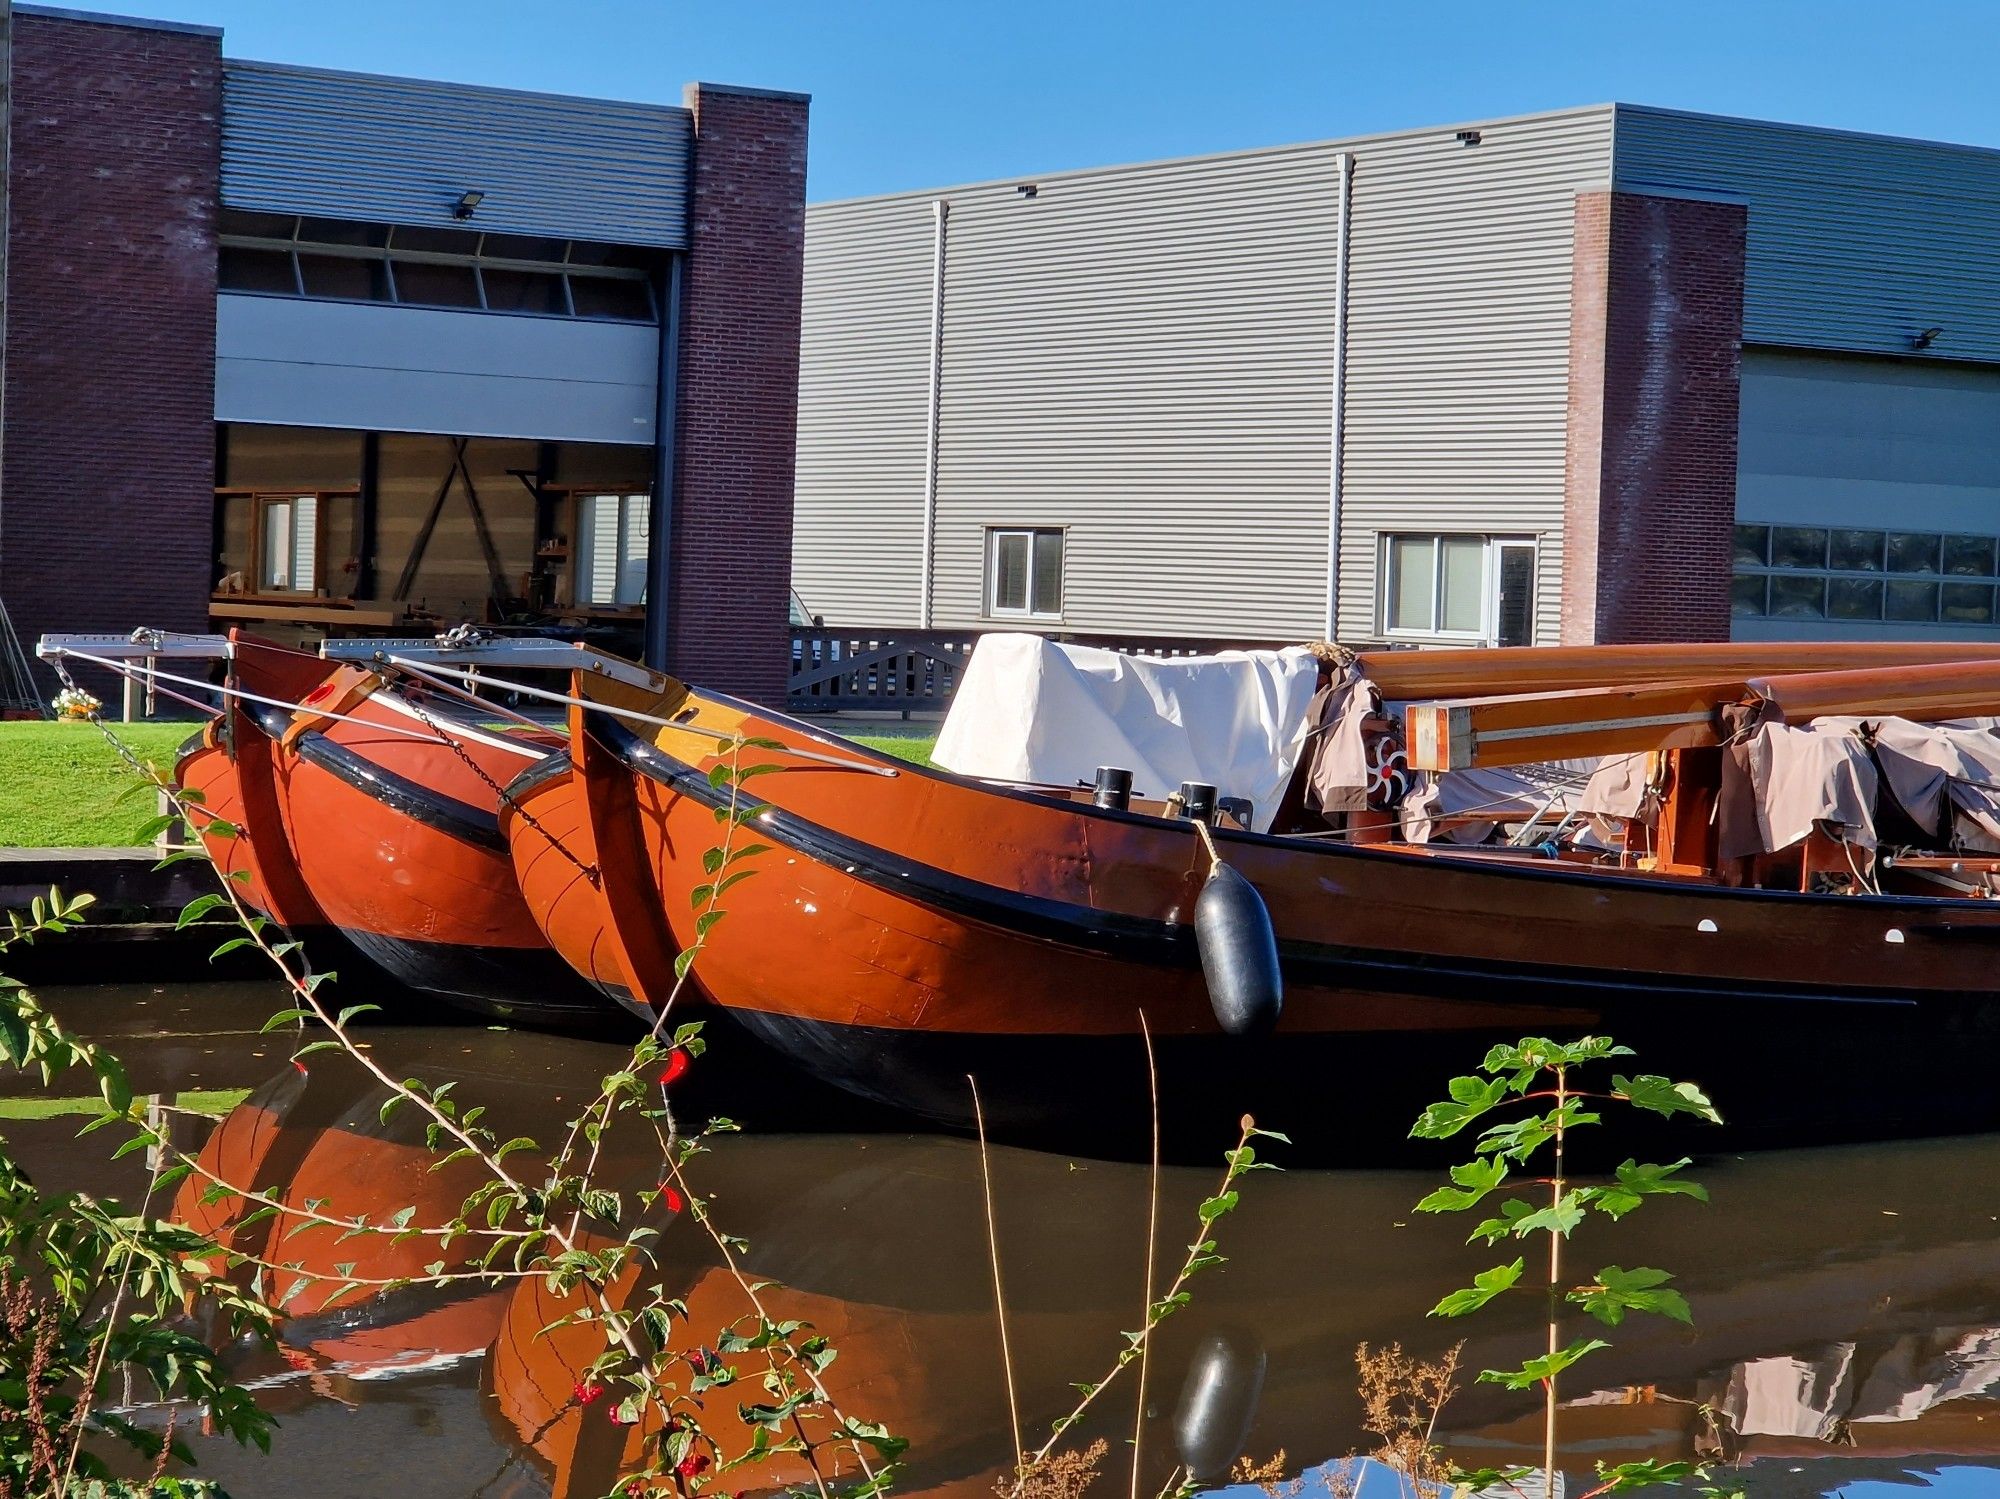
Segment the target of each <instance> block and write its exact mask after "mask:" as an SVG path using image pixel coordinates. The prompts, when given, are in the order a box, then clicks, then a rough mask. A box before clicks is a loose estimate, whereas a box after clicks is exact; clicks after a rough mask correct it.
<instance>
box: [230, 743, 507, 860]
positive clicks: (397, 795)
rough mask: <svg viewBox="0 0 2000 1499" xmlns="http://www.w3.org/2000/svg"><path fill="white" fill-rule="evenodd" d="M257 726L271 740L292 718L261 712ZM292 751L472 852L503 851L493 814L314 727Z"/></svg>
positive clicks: (501, 840) (503, 838)
mask: <svg viewBox="0 0 2000 1499" xmlns="http://www.w3.org/2000/svg"><path fill="white" fill-rule="evenodd" d="M257 724H258V727H259V728H261V729H262V730H263V731H264V732H265V733H266V734H269V735H270V736H271V738H272V740H273V741H274V742H275V741H277V740H280V739H282V738H283V737H284V735H285V734H286V732H287V731H288V730H290V728H291V714H289V713H287V712H286V711H285V710H284V709H282V708H264V709H261V710H260V711H259V712H258V714H257ZM292 747H293V748H294V749H295V750H297V751H298V755H299V758H300V759H302V760H304V761H305V762H306V763H307V764H309V765H316V766H318V767H319V768H320V769H321V770H323V771H325V772H326V773H327V774H328V775H330V776H332V777H334V778H335V779H336V780H338V781H340V782H342V783H343V784H345V785H348V786H351V787H353V788H354V789H355V790H356V791H359V792H360V793H361V794H362V795H364V796H367V797H371V798H373V799H374V800H375V801H378V802H380V803H381V804H382V805H383V806H385V807H387V808H388V809H389V810H390V811H392V812H396V813H399V814H401V815H402V816H404V817H408V818H410V819H411V820H412V821H414V822H418V823H421V824H422V825H423V826H425V827H427V828H430V829H433V830H434V831H436V832H440V833H443V834H444V835H445V836H446V837H448V838H455V839H457V840H458V841H459V842H460V843H464V844H469V845H470V846H472V847H473V848H478V849H485V850H487V851H488V852H491V853H496V854H505V853H506V852H507V840H506V838H505V837H503V836H502V835H501V832H500V819H499V817H498V815H497V814H495V813H494V812H491V811H488V810H487V809H486V808H484V807H475V806H473V805H472V804H471V803H470V802H462V801H460V800H458V798H456V797H451V796H445V795H443V794H442V793H440V792H437V791H433V790H432V789H431V788H430V787H428V786H425V785H422V784H421V783H419V782H417V781H413V780H411V779H410V778H409V777H408V776H399V775H397V774H396V773H395V772H394V771H393V770H384V769H383V768H382V767H381V766H379V765H377V764H376V763H375V762H374V761H373V760H370V759H369V758H368V757H367V756H365V755H361V754H357V753H356V752H355V751H354V750H351V749H349V748H348V747H347V746H346V745H344V744H340V743H337V742H336V741H334V740H332V739H329V738H327V737H326V735H325V734H323V733H321V732H320V731H319V730H318V729H307V730H306V731H305V732H304V733H303V734H301V735H299V737H298V738H297V739H295V740H293V741H292Z"/></svg>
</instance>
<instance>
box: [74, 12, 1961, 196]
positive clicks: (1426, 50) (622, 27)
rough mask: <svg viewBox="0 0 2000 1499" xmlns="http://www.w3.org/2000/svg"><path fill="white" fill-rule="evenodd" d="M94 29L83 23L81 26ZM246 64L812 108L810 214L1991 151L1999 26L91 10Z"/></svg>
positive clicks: (1389, 16) (1954, 20)
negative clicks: (1343, 154) (738, 95)
mask: <svg viewBox="0 0 2000 1499" xmlns="http://www.w3.org/2000/svg"><path fill="white" fill-rule="evenodd" d="M84 3H88V0H84ZM98 8H101V9H106V10H121V11H124V12H126V13H129V14H138V15H150V16H157V17H162V18H167V19H175V20H190V21H203V22H206V23H208V24H211V25H220V26H222V27H224V28H225V38H224V46H225V48H226V50H227V51H228V53H229V54H230V55H231V56H235V57H251V58H259V59H264V60H269V61H274V62H295V63H306V64H312V65H316V66H322V67H337V68H355V69H360V70H363V71H368V72H378V73H407V74H415V75H419V76H425V77H437V78H450V79H456V80H459V81H463V82H471V83H490V84H498V85H502V86H506V87H513V88H536V89H546V90H550V91H553V92H559V93H581V94H596V95H604V96H609V97H614V98H631V99H649V100H656V101H666V102H678V101H679V99H680V86H681V84H682V83H683V82H685V81H687V80H688V79H692V78H706V79H712V80H715V81H719V82H729V83H750V84H758V85H762V86H765V87H770V88H786V89H798V90H802V91H805V92H808V93H810V94H812V95H813V100H814V102H813V140H812V167H811V182H810V185H809V192H810V195H811V197H812V198H813V199H814V200H815V201H820V200H824V199H828V198H840V197H852V196H856V195H860V194H864V193H873V192H889V191H893V190H896V189H900V188H910V187H926V186H942V185H945V184H948V183H953V182H962V181H971V180H975V179H979V178H987V177H1009V176H1016V175H1028V174H1032V173H1036V172H1044V171H1051V170H1056V169H1059V168H1062V167H1072V166H1090V165H1098V164H1102V163H1107V162H1116V161H1140V160H1146V159H1149V158H1155V157H1162V156H1180V155H1191V154H1196V153H1200V152H1206V151H1222V150H1230V149H1234V148H1238V147H1244V146H1259V145H1275V144H1281V143H1284V142H1289V141H1303V140H1318V139H1324V138H1326V137H1329V136H1336V135H1348V134H1358V133H1362V132H1366V131H1373V130H1386V129H1395V128H1399V127H1403V126H1410V125H1437V124H1446V123H1449V122H1453V121H1458V120H1472V119H1480V118H1485V117H1489V116H1494V115H1503V114H1517V113H1522V112H1526V111H1530V110H1537V109H1548V108H1555V107H1561V106H1564V105H1572V104H1589V103H1601V102H1603V101H1606V100H1611V99H1619V100H1624V101H1626V102H1630V103H1642V104H1660V105H1666V106H1670V107H1675V108H1683V109H1696V110H1707V111H1713V112H1716V113H1722V114H1741V115H1752V116H1758V117H1762V118H1768V119H1780V120H1791V121H1798V122H1802V123H1807V124H1815V125H1834V126H1841V127H1845V128H1848V129H1855V130H1870V131H1879V132H1883V133H1886V134H1891V135H1911V136H1926V137H1934V138H1937V139H1942V140H1955V141H1965V142H1970V143H1974V144H1980V145H1993V146H2000V113H1996V112H1995V111H1994V110H1993V109H1992V108H1991V97H1990V94H1991V79H1990V78H1989V77H1987V76H1986V70H1987V68H1988V65H1989V64H1990V62H1991V60H1992V59H1993V58H1994V57H1995V56H1996V55H2000V4H1995V3H1992V0H1969V3H1957V4H1946V3H1922V0H1917V3H1890V0H1873V3H1867V4H1861V3H1851V0H1819V3H1794V0H1735V3H1726V4H1721V3H1714V0H1645V3H1638V4H1629V3H1626V4H1621V3H1618V0H1599V3H1597V4H1554V3H1536V0H1406V3H1403V4H1398V5H1388V4H1367V5H1363V4H1356V3H1345V0H1323V3H1318V4H1306V3H1239V4H1236V5H1216V4H1197V3H1191V0H1160V3H1156V4H1151V5H1142V4H1136V3H1129V0H1116V3H1096V0H1067V3H1049V0H1004V3H997V4H981V5H970V4H963V3H958V0H929V3H923V0H881V3H874V4H862V3H844V4H843V3H835V0H700V3H688V0H564V3H561V4H553V3H549V0H477V3H474V0H394V3H390V0H340V3H338V4H314V3H304V4H302V3H296V0H123V3H120V0H102V3H100V4H99V6H98Z"/></svg>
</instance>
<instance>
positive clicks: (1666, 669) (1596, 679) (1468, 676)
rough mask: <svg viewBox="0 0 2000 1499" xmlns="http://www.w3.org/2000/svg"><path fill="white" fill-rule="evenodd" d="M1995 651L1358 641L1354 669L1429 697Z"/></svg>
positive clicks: (1834, 668) (1387, 689) (1980, 645)
mask: <svg viewBox="0 0 2000 1499" xmlns="http://www.w3.org/2000/svg"><path fill="white" fill-rule="evenodd" d="M1955 661H2000V643H1996V642H1992V641H1980V642H1973V641H1907V640H1875V641H1805V642H1793V643H1782V642H1781V643H1770V644H1763V645H1759V644H1756V643H1754V642H1744V641H1696V642H1692V643H1688V644H1681V645H1572V646H1510V647H1505V648H1502V649H1499V650H1453V651H1364V652H1362V653H1361V657H1360V666H1361V670H1362V671H1363V672H1364V673H1365V674H1366V675H1367V677H1368V679H1369V680H1370V681H1372V682H1373V683H1374V684H1375V685H1376V687H1377V688H1379V689H1380V690H1381V693H1382V697H1383V699H1384V701H1387V702H1392V703H1415V702H1431V701H1435V700H1438V699H1441V698H1483V697H1490V696H1493V695H1494V694H1495V693H1499V692H1505V693H1514V694H1529V693H1541V692H1565V691H1573V690H1577V689H1591V688H1626V687H1630V686H1632V685H1634V684H1639V683H1654V684H1660V683H1667V682H1720V681H1735V682H1743V681H1747V680H1749V679H1751V678H1754V677H1763V676H1785V675H1792V674H1796V673H1806V672H1813V673H1817V672H1845V671H1860V670H1867V669H1870V668H1876V669H1886V668H1890V667H1906V666H1927V665H1932V664H1935V663H1939V662H1955Z"/></svg>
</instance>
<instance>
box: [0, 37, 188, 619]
mask: <svg viewBox="0 0 2000 1499" xmlns="http://www.w3.org/2000/svg"><path fill="white" fill-rule="evenodd" d="M221 35H222V34H221V33H220V32H219V31H215V30H211V29H208V28H204V27H187V26H177V25H167V24H155V23H147V22H125V21H121V20H101V21H100V20H94V19H93V20H84V19H75V18H69V17H56V16H44V15H32V14H24V13H21V12H18V11H17V12H16V13H15V15H14V17H13V79H12V88H11V90H10V94H11V100H10V102H11V113H10V118H9V121H8V126H9V130H10V133H11V136H12V142H11V162H10V168H9V172H8V180H7V192H8V198H9V210H8V216H7V226H8V227H7V247H6V249H7V253H6V304H7V323H6V334H7V343H6V350H5V380H4V384H0V422H4V442H0V598H3V599H5V601H6V604H7V607H8V610H9V611H10V612H11V613H12V615H13V618H14V624H15V627H16V628H17V629H18V630H19V631H20V633H21V636H22V639H23V641H24V643H25V644H26V645H27V646H28V647H29V649H30V650H32V649H33V646H34V640H35V637H36V636H37V635H38V634H40V633H41V632H43V631H45V630H126V629H130V628H131V627H132V626H134V625H137V624H152V625H161V626H165V627H168V628H171V629H179V630H190V629H202V628H205V627H206V621H207V599H208V590H209V562H210V551H211V532H212V526H213V507H214V486H215V474H214V468H215V215H216V199H217V194H218V189H219V184H220V174H221V147H220V143H219V133H220V128H221V118H222V41H221Z"/></svg>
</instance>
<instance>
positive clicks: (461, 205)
mask: <svg viewBox="0 0 2000 1499" xmlns="http://www.w3.org/2000/svg"><path fill="white" fill-rule="evenodd" d="M485 201H486V194H484V193H482V192H480V191H478V190H477V189H476V188H473V189H467V190H466V191H465V192H462V193H460V194H459V195H458V201H457V202H456V203H454V204H452V205H451V216H452V217H453V218H455V219H469V218H471V217H472V210H473V209H475V208H477V207H478V206H479V205H480V204H481V203H483V202H485Z"/></svg>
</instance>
